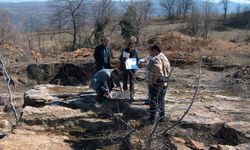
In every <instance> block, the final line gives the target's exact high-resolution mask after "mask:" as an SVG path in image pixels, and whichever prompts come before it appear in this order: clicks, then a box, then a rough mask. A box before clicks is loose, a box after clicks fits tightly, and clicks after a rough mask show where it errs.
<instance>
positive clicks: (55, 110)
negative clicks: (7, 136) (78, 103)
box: [22, 105, 96, 126]
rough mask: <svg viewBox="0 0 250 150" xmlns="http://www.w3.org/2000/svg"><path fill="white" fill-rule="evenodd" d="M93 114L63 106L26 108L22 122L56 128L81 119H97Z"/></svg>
mask: <svg viewBox="0 0 250 150" xmlns="http://www.w3.org/2000/svg"><path fill="white" fill-rule="evenodd" d="M95 116H96V114H95V113H93V112H81V110H80V109H77V110H74V109H71V108H67V107H63V106H53V105H52V106H44V107H40V108H36V107H30V106H26V107H25V108H24V109H23V115H22V121H23V122H24V123H26V124H30V125H39V124H40V125H42V124H47V125H49V126H55V125H60V124H63V123H64V122H67V121H72V120H78V119H79V118H89V117H95Z"/></svg>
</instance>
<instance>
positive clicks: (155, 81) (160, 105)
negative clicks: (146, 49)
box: [147, 45, 171, 122]
mask: <svg viewBox="0 0 250 150" xmlns="http://www.w3.org/2000/svg"><path fill="white" fill-rule="evenodd" d="M150 49H151V50H152V51H153V56H154V57H153V59H151V60H150V62H149V64H148V66H147V67H148V68H149V69H150V70H151V75H150V86H149V95H150V100H151V103H150V109H149V110H150V120H151V121H155V114H156V111H157V110H160V115H159V117H160V118H159V121H160V122H162V121H163V120H164V117H165V109H164V105H165V102H164V97H165V94H166V84H167V81H168V76H169V73H170V69H171V67H170V63H169V61H168V59H167V57H166V56H165V55H164V54H163V53H162V52H161V49H160V47H159V46H158V45H153V46H151V47H150Z"/></svg>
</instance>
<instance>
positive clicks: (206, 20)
mask: <svg viewBox="0 0 250 150" xmlns="http://www.w3.org/2000/svg"><path fill="white" fill-rule="evenodd" d="M213 9H214V3H212V1H211V0H206V1H204V2H203V5H202V11H203V37H208V31H209V30H210V26H211V23H212V13H213Z"/></svg>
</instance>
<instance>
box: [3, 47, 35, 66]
mask: <svg viewBox="0 0 250 150" xmlns="http://www.w3.org/2000/svg"><path fill="white" fill-rule="evenodd" d="M0 49H1V55H2V56H3V58H4V60H5V64H7V65H8V66H10V65H17V64H19V63H20V62H27V61H28V59H29V58H31V57H30V56H31V55H30V54H29V55H27V52H26V51H25V50H23V49H20V48H18V47H15V46H14V45H12V44H10V43H4V44H2V45H0Z"/></svg>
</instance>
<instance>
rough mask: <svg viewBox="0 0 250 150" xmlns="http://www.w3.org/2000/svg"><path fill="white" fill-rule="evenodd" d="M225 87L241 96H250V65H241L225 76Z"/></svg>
mask: <svg viewBox="0 0 250 150" xmlns="http://www.w3.org/2000/svg"><path fill="white" fill-rule="evenodd" d="M223 82H224V87H225V88H226V89H228V90H229V91H231V94H235V95H238V96H241V97H247V98H249V97H250V93H249V91H250V66H246V67H240V68H237V69H235V70H234V72H232V73H231V74H229V75H226V77H225V78H223Z"/></svg>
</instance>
